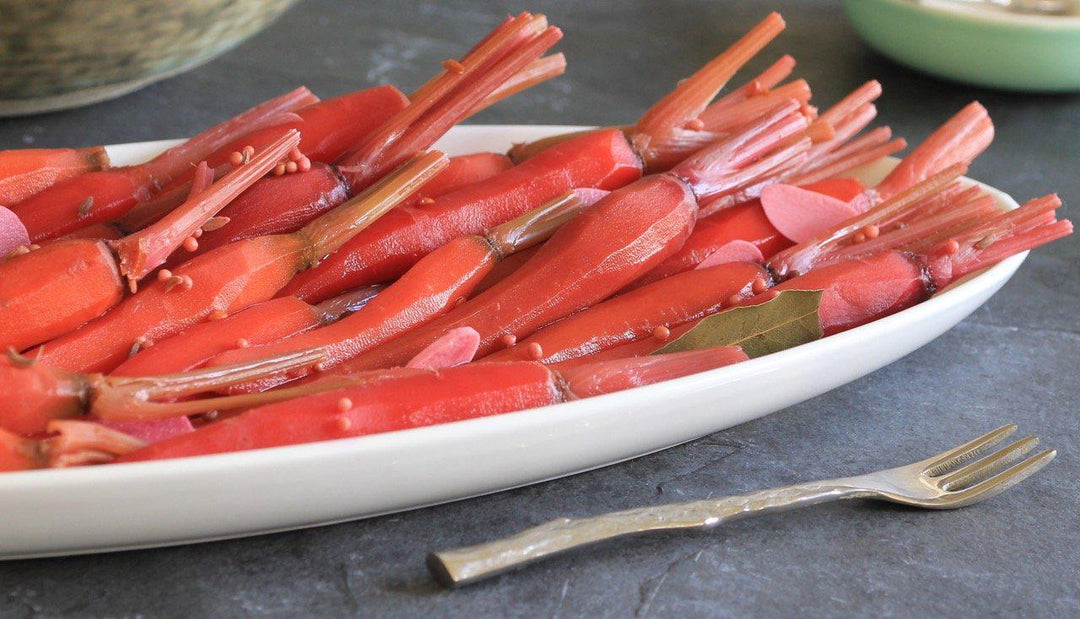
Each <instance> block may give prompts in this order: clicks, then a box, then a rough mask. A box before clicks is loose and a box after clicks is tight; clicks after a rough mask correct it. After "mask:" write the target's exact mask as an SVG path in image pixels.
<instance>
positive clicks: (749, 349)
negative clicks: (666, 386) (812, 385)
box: [653, 290, 823, 359]
mask: <svg viewBox="0 0 1080 619" xmlns="http://www.w3.org/2000/svg"><path fill="white" fill-rule="evenodd" d="M820 304H821V291H820V290H784V291H782V292H780V293H779V294H777V295H776V297H775V298H773V299H771V300H769V301H766V302H764V303H760V304H757V305H746V306H742V307H734V308H731V309H729V310H724V311H722V312H719V313H717V314H713V315H712V316H708V317H706V318H704V319H702V320H701V322H699V323H698V324H697V325H696V326H695V327H694V328H693V329H690V330H689V331H687V332H686V333H684V334H683V335H682V337H679V338H678V339H675V340H673V341H672V342H671V343H669V344H668V345H667V346H664V347H663V348H661V349H660V350H657V351H656V352H654V353H653V354H654V355H659V354H664V353H672V352H681V351H684V350H695V349H700V348H712V347H715V346H742V348H743V350H744V351H746V354H747V355H749V356H750V358H751V359H754V358H757V357H761V356H762V355H767V354H769V353H774V352H778V351H781V350H785V349H788V348H791V347H793V346H798V345H799V344H805V343H806V342H812V341H814V340H817V339H820V338H821V337H822V335H823V334H822V331H821V321H820V320H819V319H818V306H819V305H820Z"/></svg>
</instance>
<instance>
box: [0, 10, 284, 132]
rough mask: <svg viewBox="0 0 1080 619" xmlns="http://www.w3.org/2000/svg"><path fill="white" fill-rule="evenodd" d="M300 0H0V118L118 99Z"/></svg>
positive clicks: (202, 58)
mask: <svg viewBox="0 0 1080 619" xmlns="http://www.w3.org/2000/svg"><path fill="white" fill-rule="evenodd" d="M295 2H296V0H0V116H14V115H19V114H31V113H37V112H47V111H51V110H59V109H65V108H70V107H77V106H80V105H86V104H89V103H94V102H97V101H103V100H105V99H111V98H113V97H118V96H120V95H123V94H125V93H128V92H131V91H133V90H135V89H137V88H141V87H143V86H145V85H147V84H149V83H151V82H155V81H157V80H160V79H164V78H166V77H169V76H171V75H176V74H177V73H180V72H182V71H186V70H188V69H191V68H193V67H196V66H198V65H200V64H202V63H204V62H206V61H208V60H210V59H211V58H213V57H214V56H217V55H218V54H220V53H222V52H224V51H226V50H228V49H230V48H232V47H233V46H235V45H237V44H238V43H240V42H241V41H243V40H244V39H246V38H248V37H250V36H252V35H254V34H255V33H256V32H258V31H259V30H262V29H263V28H264V27H265V26H266V25H267V24H269V23H270V22H272V21H273V20H274V19H276V18H277V17H278V16H279V15H281V13H282V12H284V11H285V10H286V9H288V8H289V7H290V6H292V5H293V4H294V3H295Z"/></svg>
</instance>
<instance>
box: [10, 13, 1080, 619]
mask: <svg viewBox="0 0 1080 619" xmlns="http://www.w3.org/2000/svg"><path fill="white" fill-rule="evenodd" d="M769 4H770V5H771V6H775V7H776V8H778V9H780V10H781V11H783V13H784V14H785V16H786V17H787V18H788V21H789V24H790V27H789V31H788V33H787V34H786V35H785V36H784V37H783V39H782V42H781V43H780V44H779V45H775V46H774V47H773V48H772V49H770V50H769V54H767V57H769V58H774V57H775V54H777V53H779V52H780V51H781V50H782V51H787V52H790V53H792V54H794V55H795V56H796V57H797V58H798V59H799V61H800V65H799V73H800V74H801V75H803V76H805V77H806V78H808V79H809V80H810V82H811V83H812V84H813V86H814V89H815V99H816V100H817V101H818V102H819V103H822V104H824V103H827V102H831V101H834V100H836V99H837V98H838V97H839V96H841V95H842V94H843V93H845V92H846V91H848V90H850V89H851V88H853V87H855V86H857V85H858V84H859V83H861V82H862V81H864V80H866V79H869V78H878V79H880V80H881V81H882V82H883V83H884V84H885V88H886V95H885V97H884V99H882V101H881V105H880V110H881V116H880V118H881V119H883V120H884V121H885V122H887V123H889V124H891V125H892V126H893V127H894V128H895V129H896V130H897V132H898V133H900V134H902V135H904V136H906V137H908V138H909V139H910V140H912V141H915V140H919V139H921V138H923V137H924V136H925V135H926V134H927V133H929V132H930V131H931V130H932V129H933V128H934V127H935V126H936V125H937V124H938V123H939V122H941V121H943V120H944V119H945V118H947V117H948V116H949V115H950V114H951V113H953V112H954V111H955V110H957V109H959V108H960V107H961V106H962V105H963V104H964V103H966V102H967V101H969V100H972V99H979V100H981V101H982V102H983V103H984V104H986V106H987V107H988V108H989V109H990V112H991V114H992V116H993V118H994V120H995V121H996V123H997V127H998V138H997V141H996V142H995V144H994V146H993V147H992V149H991V150H990V152H989V153H988V154H986V155H985V156H983V157H982V158H981V159H980V160H979V161H978V162H977V163H976V165H975V166H974V168H973V170H972V175H973V176H975V177H977V178H981V179H986V180H988V181H990V182H992V183H993V184H994V185H996V186H998V187H1000V188H1002V189H1004V190H1006V191H1008V192H1010V193H1012V194H1013V195H1014V196H1016V197H1017V198H1020V199H1025V198H1029V197H1033V196H1035V195H1038V194H1040V193H1044V192H1047V191H1050V190H1055V191H1058V192H1060V193H1061V194H1062V196H1063V197H1064V198H1065V199H1066V200H1067V201H1070V200H1071V201H1075V200H1078V199H1080V180H1078V176H1077V173H1076V172H1077V164H1078V162H1080V142H1078V140H1077V133H1078V131H1077V130H1078V127H1080V99H1078V98H1077V97H1075V96H1023V95H1013V94H1004V93H997V92H989V91H983V90H978V89H974V88H969V87H965V86H960V85H956V84H951V83H946V82H942V81H937V80H934V79H932V78H928V77H925V76H922V75H919V74H917V73H914V72H911V71H909V70H907V69H904V68H902V67H899V66H896V65H894V64H892V63H890V62H888V61H886V60H884V59H882V58H881V57H879V56H877V55H875V54H874V53H872V52H871V51H870V50H869V49H868V48H867V47H865V46H864V45H863V44H862V43H860V42H859V41H858V40H857V39H856V38H855V35H854V33H853V32H852V31H851V29H850V28H849V27H848V26H847V25H846V24H844V23H843V21H842V19H841V17H840V13H839V3H838V2H827V1H820V2H813V1H810V0H773V2H771V3H769ZM519 8H520V7H519V5H518V4H517V3H507V2H499V3H484V4H481V3H474V4H469V3H465V2H462V1H458V2H443V3H439V6H432V5H425V6H420V5H414V4H412V3H407V2H372V3H367V2H364V3H361V2H356V3H352V2H349V3H345V2H332V1H329V0H327V1H324V2H316V1H314V0H310V1H308V2H305V3H304V4H303V5H301V6H300V7H299V8H298V9H296V10H294V11H293V12H292V13H291V14H289V15H288V16H287V17H286V18H285V19H284V20H283V21H280V22H278V23H277V24H276V25H275V26H273V27H272V28H271V29H270V30H269V31H268V32H266V33H265V34H264V35H262V36H261V37H259V38H257V39H256V40H254V41H251V42H249V43H247V44H245V45H243V46H241V47H240V48H238V49H237V50H235V51H233V52H231V53H230V54H228V55H226V56H225V57H223V58H221V59H219V60H218V61H216V62H214V63H212V64H210V65H208V66H206V67H204V68H201V69H199V70H197V71H194V72H192V73H190V74H187V75H184V76H181V77H178V78H176V79H173V80H170V81H168V82H166V83H164V84H158V85H155V86H152V87H150V88H147V89H146V90H143V91H141V92H139V93H137V94H134V95H132V96H129V97H126V98H123V99H121V100H119V101H114V102H111V103H105V104H101V105H97V106H94V107H92V108H89V109H85V110H80V111H74V112H66V113H58V114H51V115H47V116H40V117H33V118H25V119H20V120H5V121H0V147H3V148H11V147H19V146H24V145H26V146H29V145H36V146H47V145H62V144H95V143H102V142H113V143H115V142H128V141H137V140H150V139H157V138H163V137H169V136H182V135H188V134H191V133H193V132H195V131H197V130H198V129H200V128H201V127H202V126H203V125H204V124H205V123H206V122H207V121H208V120H210V119H216V118H221V117H224V116H227V115H228V114H229V113H232V112H234V111H235V110H239V109H242V108H244V107H246V106H247V105H249V104H250V103H251V102H253V101H256V100H260V99H263V98H266V97H268V96H271V95H273V94H276V93H279V92H282V91H283V90H285V89H287V88H290V87H292V86H295V85H296V84H298V83H305V84H307V85H308V86H310V87H312V89H313V90H315V91H316V92H318V93H319V94H321V95H324V96H329V95H335V94H338V93H341V92H345V91H347V90H351V89H354V88H357V87H361V86H366V85H372V84H376V83H379V82H384V81H389V82H392V83H394V84H398V85H400V86H402V87H404V88H411V87H413V86H415V85H417V84H419V83H420V82H421V81H422V80H423V79H424V78H425V76H427V75H429V74H430V73H431V72H432V71H433V70H434V69H435V68H436V67H437V64H436V63H437V62H438V61H440V60H442V59H444V58H447V57H451V56H454V55H458V54H460V53H461V52H462V50H463V48H464V47H465V46H466V45H468V44H470V43H471V42H472V41H473V40H475V39H476V38H477V37H478V36H479V35H480V34H481V33H482V32H484V31H485V30H486V29H487V28H488V27H490V26H491V24H492V23H493V22H494V20H495V19H496V17H497V16H498V15H499V14H502V13H505V12H506V11H509V10H518V9H519ZM530 8H532V9H533V10H542V11H545V12H546V13H548V14H549V15H550V17H551V18H552V21H553V22H555V23H557V24H559V25H560V26H562V27H563V28H564V30H565V31H566V39H565V41H564V43H563V44H562V46H561V49H563V50H564V51H565V52H566V53H567V56H568V57H569V60H570V71H569V72H568V74H567V75H566V76H565V77H563V78H562V79H560V80H559V81H558V82H557V83H554V84H550V85H547V86H544V87H542V88H538V89H536V90H535V91H534V92H529V93H527V94H525V95H523V96H519V97H517V98H516V99H514V100H513V101H511V102H509V103H507V104H503V105H500V106H498V107H496V108H495V109H492V110H490V111H488V112H486V113H484V114H483V116H481V117H479V118H477V119H476V120H475V121H474V122H488V123H521V122H528V123H570V124H610V123H613V122H627V121H630V120H632V119H633V118H635V116H636V115H637V114H638V113H639V112H640V111H641V110H643V109H644V108H645V107H646V106H647V105H648V104H649V103H650V102H652V101H654V100H655V99H657V98H658V97H659V96H660V95H662V94H663V93H664V92H665V91H666V89H668V88H669V87H670V86H671V85H672V84H673V83H674V81H675V80H676V79H678V78H679V77H682V76H684V75H687V74H689V73H690V72H691V71H692V70H694V69H695V68H696V67H697V66H699V65H700V64H701V63H702V62H704V61H705V60H706V59H708V58H709V57H711V56H712V55H713V54H714V53H716V52H717V51H718V50H719V49H721V48H722V47H723V46H724V45H725V44H726V43H728V42H730V41H731V40H733V39H734V37H735V36H736V35H737V34H738V33H741V32H742V31H744V30H745V29H746V28H748V27H749V26H750V25H751V24H752V23H753V22H754V21H756V20H757V19H758V18H760V17H761V16H762V15H763V13H764V11H765V9H764V8H763V7H762V6H761V5H759V4H758V3H749V2H746V3H736V2H723V1H720V0H714V1H702V2H677V3H671V4H670V5H666V6H662V5H661V3H653V2H649V1H647V0H641V1H637V2H621V1H618V0H606V1H594V2H589V3H570V2H565V3H551V2H534V3H533V4H532V6H531V7H530ZM1065 212H1066V213H1070V212H1071V213H1072V214H1073V216H1074V218H1075V216H1076V211H1075V207H1067V208H1066V211H1065ZM1078 254H1080V252H1078V243H1077V242H1076V241H1075V240H1074V239H1070V240H1067V241H1065V242H1059V243H1057V244H1056V245H1054V246H1053V247H1050V248H1047V249H1044V250H1041V251H1039V252H1038V253H1037V254H1036V255H1033V256H1032V257H1031V258H1030V259H1029V260H1028V261H1027V263H1026V264H1025V265H1024V266H1023V268H1022V269H1021V270H1020V272H1019V274H1018V275H1017V276H1016V278H1015V279H1014V280H1013V281H1012V282H1011V283H1009V284H1008V286H1006V288H1005V289H1004V290H1003V291H1002V292H1001V293H1000V294H998V295H997V296H996V297H994V299H993V300H992V301H990V303H988V304H987V305H986V306H985V307H983V308H982V309H980V310H979V311H977V312H976V313H975V314H974V315H973V316H972V317H971V318H969V319H968V320H966V321H964V322H963V323H962V324H961V325H960V326H958V327H957V328H956V329H953V330H952V331H951V332H949V333H947V334H946V335H944V336H942V337H941V338H940V339H938V340H937V341H935V342H934V343H933V344H931V345H929V346H927V347H925V348H924V349H922V350H920V351H918V352H916V353H914V354H912V355H910V356H909V357H907V358H905V359H903V360H902V361H900V362H898V363H895V364H893V365H892V366H889V367H887V368H885V369H883V370H881V371H878V372H876V373H874V374H872V375H870V376H868V377H866V378H864V379H862V380H859V381H856V382H855V383H852V384H851V385H848V386H847V387H844V388H841V389H837V390H836V391H833V392H831V393H829V394H826V395H824V396H822V397H819V398H816V399H814V400H811V401H809V402H806V403H804V404H801V405H799V406H795V407H792V408H790V409H787V410H784V411H780V412H778V413H776V414H773V415H771V416H769V417H767V418H764V419H761V420H758V421H755V422H752V423H748V424H745V425H742V426H740V427H737V428H734V429H732V430H729V431H726V432H721V433H718V434H715V435H713V436H709V437H706V438H703V439H701V440H698V441H695V442H693V443H690V444H687V445H684V446H681V447H677V448H674V449H670V450H667V451H665V452H663V453H659V454H655V455H651V456H648V457H644V458H639V459H637V460H635V461H632V462H628V463H625V464H621V465H618V466H613V467H609V468H606V469H603V470H600V471H595V472H591V473H587V474H582V475H577V476H574V477H571V478H568V479H563V480H559V481H554V482H550V483H545V484H539V485H536V486H533V487H529V488H525V489H521V490H516V491H512V492H505V493H501V494H498V495H494V496H489V497H484V498H479V499H474V500H470V501H463V502H459V503H455V504H451V505H444V506H441V507H435V508H430V509H423V510H419V511H415V512H410V513H405V514H400V515H394V516H388V517H383V518H377V519H373V520H368V521H363V522H354V523H348V524H342V525H337V526H332V527H325V528H320V529H314V530H308V531H299V532H293V533H284V534H278V535H270V536H264V537H259V538H254V539H246V540H236V541H226V542H219V543H213V544H203V545H198V546H188V547H181V548H171V549H164V550H148V551H138V552H127V553H120V554H111V555H99V556H88V557H76V558H68V559H49V560H38V561H20V562H11V563H4V564H0V616H3V617H21V616H59V615H72V616H101V615H109V616H134V615H144V616H185V615H188V616H190V615H202V616H246V615H270V616H296V615H308V614H310V615H319V616H332V615H364V616H370V615H398V616H416V615H420V614H423V615H435V616H442V615H451V614H457V615H464V616H495V615H520V616H628V615H635V616H745V615H757V616H790V615H791V614H793V613H805V614H808V615H818V616H820V615H826V614H828V615H868V614H881V615H909V614H911V615H916V616H917V615H946V614H948V615H956V616H978V615H981V616H987V615H990V616H995V615H1008V614H1015V613H1023V614H1026V615H1044V616H1066V615H1072V616H1076V615H1077V614H1080V591H1078V585H1077V576H1076V572H1075V569H1076V564H1077V561H1078V559H1080V549H1078V546H1080V515H1078V514H1080V511H1078V510H1077V496H1078V491H1080V484H1078V482H1077V479H1078V477H1080V456H1078V454H1080V442H1078V441H1077V438H1076V437H1077V433H1078V430H1080V423H1078V421H1077V419H1076V416H1075V411H1076V410H1077V404H1078V401H1077V400H1078V398H1077V385H1076V378H1075V372H1076V368H1077V367H1080V347H1078V346H1077V344H1078V343H1080V330H1078V328H1077V326H1076V309H1077V299H1078V298H1080V294H1078V293H1080V276H1078V275H1077V273H1076V265H1077V264H1078V263H1080V255H1078ZM721 405H722V403H717V406H721ZM1008 421H1015V422H1018V423H1019V424H1020V425H1021V428H1022V429H1023V430H1025V431H1030V432H1037V433H1038V434H1039V435H1040V436H1042V437H1043V438H1044V439H1045V441H1046V443H1047V444H1049V445H1052V446H1054V447H1056V448H1058V449H1059V450H1060V452H1061V454H1060V456H1059V457H1058V459H1057V461H1055V462H1054V463H1053V464H1052V465H1051V466H1050V467H1049V468H1048V469H1047V470H1046V471H1045V472H1044V473H1042V474H1040V475H1038V476H1037V477H1035V478H1033V479H1032V480H1030V481H1029V482H1026V483H1025V484H1024V485H1023V486H1021V487H1019V488H1018V489H1016V490H1014V491H1012V492H1010V493H1008V494H1006V495H1003V496H1002V497H1000V498H997V499H995V500H993V501H991V502H989V503H986V504H984V505H981V506H979V507H976V508H973V509H969V510H964V511H960V512H952V513H928V512H916V511H913V510H907V509H898V508H891V507H880V506H877V505H871V504H865V503H849V504H842V505H831V506H823V507H819V508H814V509H810V510H806V511H800V512H795V513H789V514H785V515H779V516H772V517H768V518H764V519H755V520H750V521H743V522H740V523H736V524H733V525H731V526H727V527H724V528H723V529H722V530H718V531H716V532H714V533H711V534H699V535H682V536H678V537H666V538H664V537H650V538H640V539H636V540H633V541H628V542H624V543H617V544H612V545H608V546H606V547H603V548H600V549H597V550H595V551H593V552H589V553H585V554H579V555H575V556H572V557H567V558H561V559H557V560H554V561H550V562H548V563H546V564H543V565H540V566H537V567H535V568H534V569H530V570H527V571H524V572H521V573H518V574H516V575H513V576H510V577H504V578H502V579H499V580H497V581H494V582H490V583H487V584H484V585H482V586H478V587H475V588H471V589H468V590H463V591H458V592H446V591H441V590H439V589H437V588H436V587H435V586H434V585H433V584H432V582H431V581H430V580H429V579H428V577H427V574H426V572H425V570H424V567H423V557H424V554H425V552H427V551H428V550H431V549H436V548H442V547H447V546H454V545H459V544H463V543H475V542H479V541H482V540H485V539H487V538H489V537H491V536H495V535H502V534H507V533H510V532H512V531H514V530H515V529H517V528H518V527H519V526H521V525H524V524H534V523H540V522H542V521H545V520H549V519H551V518H554V517H557V516H563V515H584V514H591V513H594V512H597V511H600V510H608V509H617V508H627V507H631V506H637V505H641V504H647V503H657V502H662V501H668V500H678V499H691V498H700V497H706V496H710V495H713V496H715V495H721V494H730V493H736V492H743V491H749V490H753V489H758V488H763V487H768V486H771V485H776V484H786V483H792V482H796V481H800V480H807V479H814V478H819V477H827V476H835V475H846V474H853V473H858V472H861V471H864V470H869V469H873V468H879V467H884V466H889V465H894V464H897V463H903V462H907V461H910V460H911V459H913V457H916V456H921V455H923V454H929V453H933V452H935V451H938V450H939V449H942V448H944V447H947V446H950V445H952V444H955V443H957V442H959V441H961V440H963V439H966V438H968V437H969V436H972V435H975V434H978V433H981V432H982V431H985V430H988V429H990V428H993V427H996V426H998V425H1000V424H1002V423H1004V422H1008ZM117 509H118V510H122V509H123V506H122V505H118V506H117ZM206 517H207V518H212V517H213V514H207V515H206Z"/></svg>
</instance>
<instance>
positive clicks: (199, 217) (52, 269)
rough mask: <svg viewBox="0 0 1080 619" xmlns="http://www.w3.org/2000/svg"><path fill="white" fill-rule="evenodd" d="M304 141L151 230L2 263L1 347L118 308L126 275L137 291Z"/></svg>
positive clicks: (275, 148) (243, 170) (53, 246)
mask: <svg viewBox="0 0 1080 619" xmlns="http://www.w3.org/2000/svg"><path fill="white" fill-rule="evenodd" d="M299 140H300V136H299V134H298V133H296V132H295V131H290V132H289V133H288V134H286V135H285V136H282V137H281V138H280V139H279V140H278V141H277V142H275V143H274V144H272V145H271V147H270V149H269V150H267V151H265V152H262V153H260V154H259V155H257V156H256V157H255V158H254V159H252V160H251V162H250V163H249V164H246V165H243V166H241V167H240V168H238V169H236V170H234V171H233V172H231V173H230V174H228V175H227V176H225V177H224V178H223V179H222V180H221V181H219V182H218V183H216V184H215V185H214V186H213V188H211V189H209V190H207V191H205V192H202V193H200V194H199V195H198V196H196V197H194V198H193V199H192V200H190V201H189V202H187V203H185V204H184V205H183V206H181V207H180V208H178V209H177V210H176V211H175V212H174V214H173V215H172V216H170V217H169V218H168V219H166V220H163V221H162V222H159V225H155V226H154V227H153V228H148V229H146V230H143V231H141V232H139V233H137V234H135V235H132V236H129V237H125V238H123V239H121V240H119V241H115V242H111V243H110V244H106V243H105V242H104V241H95V240H91V239H71V240H64V241H56V242H53V243H47V244H46V245H45V247H42V248H41V249H38V250H36V251H32V252H29V253H26V254H24V255H20V256H17V257H14V258H12V259H10V260H6V261H4V262H3V263H0V346H4V347H7V346H14V347H15V348H16V349H17V350H22V349H24V348H26V347H27V346H30V345H32V344H38V343H41V342H43V341H45V340H47V339H49V338H53V337H57V336H59V335H62V334H64V333H67V332H68V331H71V330H72V329H74V328H76V327H78V326H79V325H81V324H83V323H85V322H86V321H87V320H90V319H92V318H95V317H97V316H99V315H101V313H102V312H104V311H105V310H107V309H108V308H110V307H112V306H114V305H116V304H117V303H118V302H119V301H120V299H121V298H122V296H123V285H122V284H121V282H120V277H121V276H124V277H127V278H128V281H129V283H130V285H131V287H132V290H134V287H135V282H137V281H138V280H140V279H141V278H142V277H143V276H144V275H146V274H147V273H148V272H149V271H150V270H151V269H153V268H154V267H156V266H158V265H159V264H161V263H162V262H163V261H164V260H165V258H166V257H168V255H169V253H171V252H172V251H173V250H174V249H176V248H177V247H178V246H179V245H180V244H181V243H184V242H185V239H187V238H189V237H190V236H191V235H192V233H194V231H195V230H197V229H198V228H199V227H200V226H201V225H202V224H203V223H205V222H206V220H207V219H208V218H209V217H211V216H213V214H214V213H215V212H216V211H217V210H220V209H221V207H222V206H223V205H224V204H225V203H227V202H228V201H229V200H230V199H232V198H233V197H235V196H236V195H237V194H238V193H239V192H241V191H243V189H244V188H245V187H247V186H250V185H251V184H252V183H254V182H255V181H256V180H258V178H259V177H261V176H262V175H263V174H265V173H266V172H267V171H268V170H269V169H271V168H272V167H273V166H274V165H276V164H277V162H278V161H279V159H280V158H281V157H283V156H284V155H286V154H287V153H288V152H289V150H290V149H292V148H293V147H295V145H296V144H297V142H299ZM114 254H115V255H114ZM57 299H64V300H65V302H63V303H57Z"/></svg>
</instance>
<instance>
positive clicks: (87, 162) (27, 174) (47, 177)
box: [0, 146, 109, 206]
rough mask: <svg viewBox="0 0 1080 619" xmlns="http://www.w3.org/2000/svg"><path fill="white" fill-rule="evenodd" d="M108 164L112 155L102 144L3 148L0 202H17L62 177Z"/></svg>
mask: <svg viewBox="0 0 1080 619" xmlns="http://www.w3.org/2000/svg"><path fill="white" fill-rule="evenodd" d="M108 166H109V155H108V154H107V153H106V152H105V149H104V148H103V147H101V146H91V147H89V148H28V149H19V150H3V151H0V206H11V205H12V204H18V203H19V202H22V201H23V200H26V199H27V198H29V197H31V196H33V195H35V194H38V193H41V192H42V191H44V190H46V189H48V188H49V187H52V186H53V185H55V184H56V183H58V182H60V181H63V180H67V179H69V178H73V177H75V176H80V175H82V174H86V173H87V172H96V171H100V170H104V169H105V168H107V167H108Z"/></svg>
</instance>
